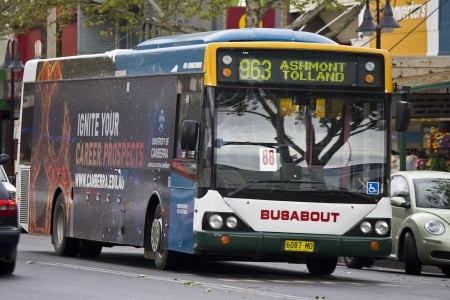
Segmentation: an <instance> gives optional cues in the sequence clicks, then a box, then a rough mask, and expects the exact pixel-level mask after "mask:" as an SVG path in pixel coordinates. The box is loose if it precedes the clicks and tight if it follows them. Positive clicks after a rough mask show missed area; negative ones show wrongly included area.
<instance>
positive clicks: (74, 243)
mask: <svg viewBox="0 0 450 300" xmlns="http://www.w3.org/2000/svg"><path fill="white" fill-rule="evenodd" d="M52 222H53V226H52V228H53V229H52V244H53V247H54V248H55V253H56V254H57V255H59V256H68V257H70V256H76V255H77V254H78V251H79V248H80V244H79V241H78V239H74V238H70V237H67V236H66V224H67V220H66V204H65V201H64V195H63V194H62V193H61V194H59V195H58V198H56V203H55V208H54V210H53V217H52Z"/></svg>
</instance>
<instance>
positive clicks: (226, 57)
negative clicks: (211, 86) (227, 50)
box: [222, 55, 233, 65]
mask: <svg viewBox="0 0 450 300" xmlns="http://www.w3.org/2000/svg"><path fill="white" fill-rule="evenodd" d="M222 62H223V63H224V64H225V65H229V64H231V63H232V62H233V59H232V58H231V56H229V55H224V56H223V57H222Z"/></svg>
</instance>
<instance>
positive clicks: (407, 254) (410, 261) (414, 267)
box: [403, 232, 422, 275]
mask: <svg viewBox="0 0 450 300" xmlns="http://www.w3.org/2000/svg"><path fill="white" fill-rule="evenodd" d="M403 249H404V250H403V251H404V253H403V255H404V258H405V272H406V273H408V274H412V275H419V274H420V272H422V263H421V262H420V260H419V258H418V257H417V247H416V239H415V238H414V235H413V234H412V233H411V232H407V233H406V235H405V245H404V246H403Z"/></svg>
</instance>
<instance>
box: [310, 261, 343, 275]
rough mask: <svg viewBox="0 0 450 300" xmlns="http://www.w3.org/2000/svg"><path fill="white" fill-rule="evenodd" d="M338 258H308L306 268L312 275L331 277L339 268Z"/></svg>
mask: <svg viewBox="0 0 450 300" xmlns="http://www.w3.org/2000/svg"><path fill="white" fill-rule="evenodd" d="M337 261H338V258H337V257H322V258H308V259H307V260H306V267H307V268H308V271H309V273H311V275H330V274H331V273H333V272H334V270H335V269H336V266H337Z"/></svg>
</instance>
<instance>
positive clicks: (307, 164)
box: [214, 88, 388, 195]
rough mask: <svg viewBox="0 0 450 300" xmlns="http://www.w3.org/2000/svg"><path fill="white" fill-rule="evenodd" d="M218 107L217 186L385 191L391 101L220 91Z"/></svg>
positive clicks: (357, 96) (272, 91)
mask: <svg viewBox="0 0 450 300" xmlns="http://www.w3.org/2000/svg"><path fill="white" fill-rule="evenodd" d="M215 103H216V107H215V109H216V114H215V115H216V131H215V142H214V150H215V151H214V153H215V156H214V159H215V160H214V165H215V168H216V169H215V174H216V176H215V178H216V182H215V184H216V187H217V189H225V190H229V191H231V193H232V194H233V195H234V194H236V193H239V192H240V191H243V190H245V191H250V190H260V191H261V190H277V191H280V190H281V191H308V190H310V191H336V190H339V191H348V192H353V193H363V194H371V195H381V194H382V192H383V187H382V182H383V181H384V180H383V174H384V173H385V172H384V171H385V170H384V168H385V167H386V162H387V161H388V160H387V148H386V147H387V146H386V140H387V137H386V135H387V134H388V125H387V122H388V120H387V117H386V116H387V114H386V111H385V110H386V109H385V108H386V102H385V98H384V96H382V95H379V96H376V95H375V96H374V95H373V94H371V95H363V94H355V93H353V94H348V93H347V94H344V93H342V94H339V93H333V94H331V93H326V92H316V91H314V92H302V91H286V90H283V91H281V90H276V89H263V88H238V89H236V88H219V89H216V93H215ZM369 183H370V184H369Z"/></svg>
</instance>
